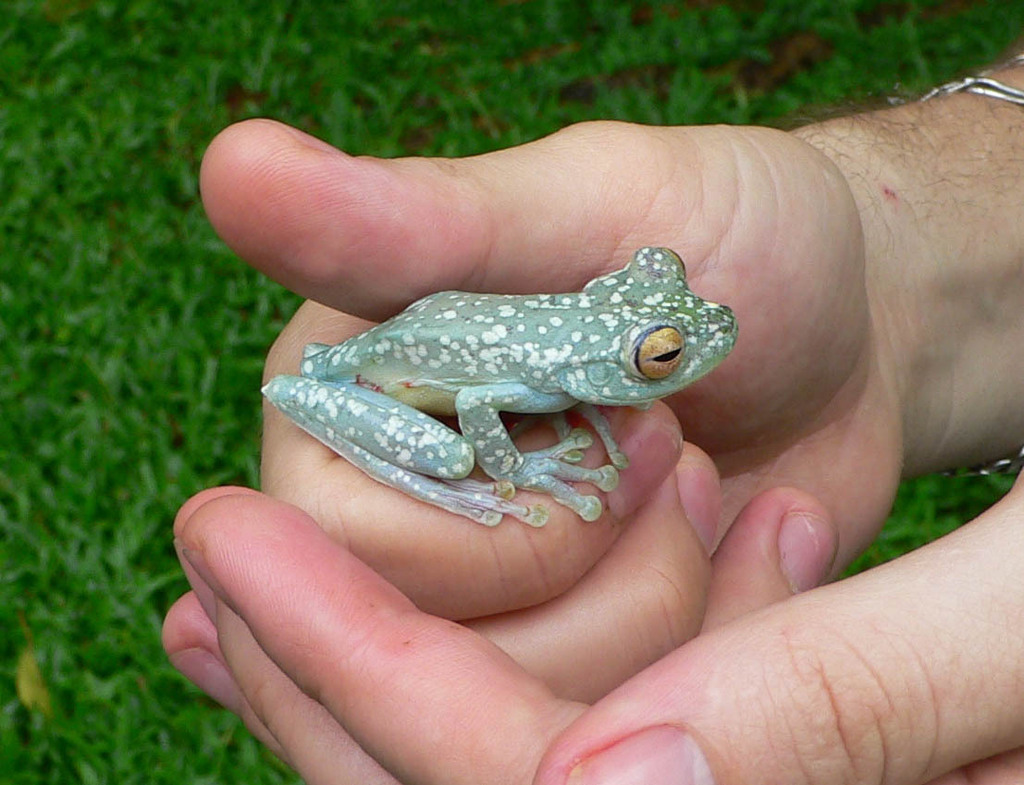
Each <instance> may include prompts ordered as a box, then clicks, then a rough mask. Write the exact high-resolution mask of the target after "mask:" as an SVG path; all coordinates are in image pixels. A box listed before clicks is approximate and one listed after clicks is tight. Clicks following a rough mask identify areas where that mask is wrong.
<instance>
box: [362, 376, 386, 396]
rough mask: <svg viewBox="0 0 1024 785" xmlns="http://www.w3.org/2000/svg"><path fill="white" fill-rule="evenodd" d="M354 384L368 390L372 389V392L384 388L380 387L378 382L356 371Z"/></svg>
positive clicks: (380, 390) (382, 390) (380, 391)
mask: <svg viewBox="0 0 1024 785" xmlns="http://www.w3.org/2000/svg"><path fill="white" fill-rule="evenodd" d="M356 384H357V385H359V386H360V387H365V388H366V389H368V390H373V391H374V392H379V393H382V392H384V388H383V387H381V386H380V385H379V384H374V383H373V382H371V381H370V380H369V379H366V378H364V377H363V376H361V375H360V374H358V373H357V374H356Z"/></svg>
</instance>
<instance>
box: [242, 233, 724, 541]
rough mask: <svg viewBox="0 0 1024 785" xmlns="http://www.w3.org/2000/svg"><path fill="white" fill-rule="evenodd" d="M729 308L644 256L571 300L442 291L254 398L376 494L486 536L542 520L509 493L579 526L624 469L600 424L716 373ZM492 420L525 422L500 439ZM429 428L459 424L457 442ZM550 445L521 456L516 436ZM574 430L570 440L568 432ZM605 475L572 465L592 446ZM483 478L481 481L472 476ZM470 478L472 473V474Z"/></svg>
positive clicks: (500, 424)
mask: <svg viewBox="0 0 1024 785" xmlns="http://www.w3.org/2000/svg"><path fill="white" fill-rule="evenodd" d="M736 336H737V323H736V319H735V316H734V314H733V312H732V310H731V309H730V308H729V307H727V306H725V305H720V304H718V303H714V302H711V301H709V300H704V299H702V298H700V297H698V296H697V295H696V294H694V293H693V292H692V291H691V290H690V288H689V286H688V284H687V275H686V267H685V265H684V263H683V261H682V259H681V258H680V256H679V255H678V254H677V253H675V252H674V251H673V250H671V249H669V248H664V247H655V246H649V247H643V248H640V249H639V250H637V251H636V252H635V253H634V254H633V256H632V258H631V260H630V261H629V263H628V264H627V265H626V266H625V267H623V268H622V269H620V270H617V271H615V272H611V273H607V274H604V275H600V276H598V277H596V278H594V279H593V280H591V281H590V282H589V283H587V284H586V285H585V286H584V287H583V289H582V290H581V291H578V292H569V293H561V294H545V293H542V294H525V295H524V294H484V293H475V292H466V291H444V292H438V293H434V294H430V295H428V296H426V297H424V298H422V299H420V300H417V301H416V302H414V303H413V304H412V305H410V306H408V307H407V308H406V309H405V310H403V311H401V312H400V313H398V314H397V315H396V316H394V317H392V318H390V319H388V320H387V321H385V322H382V323H380V324H378V325H376V326H375V327H372V328H370V329H369V330H367V331H365V332H363V333H360V334H357V335H355V336H353V337H351V338H349V339H348V340H345V341H343V342H341V343H338V344H334V345H330V344H323V343H311V344H308V345H306V347H305V348H304V350H303V352H302V358H301V360H300V366H299V375H290V374H283V375H279V376H275V377H274V378H272V379H271V380H270V381H269V382H268V383H267V384H266V385H265V386H264V387H263V389H262V392H263V395H264V396H265V397H266V398H267V399H268V400H269V401H270V402H271V403H272V404H273V405H274V406H275V407H277V408H278V409H279V410H281V411H282V412H283V413H284V414H285V415H287V416H288V418H289V419H290V420H292V421H293V422H294V423H295V424H296V425H297V426H298V427H300V428H302V429H303V430H304V431H306V432H307V433H308V434H309V435H311V436H312V437H314V438H316V439H317V440H319V441H320V442H322V443H323V444H325V445H326V446H327V447H329V448H330V449H331V450H333V451H334V452H335V453H337V454H338V455H340V456H342V457H343V458H345V459H347V460H348V461H349V462H351V463H352V464H354V465H355V466H357V467H358V468H360V469H361V470H362V471H364V472H365V473H366V474H368V475H369V476H370V477H372V478H374V479H375V480H377V481H379V482H381V483H383V484H385V485H387V486H390V487H392V488H395V489H397V490H400V491H402V492H404V493H406V494H407V495H409V496H411V497H413V498H415V499H419V500H420V501H423V502H426V503H428V504H431V505H434V506H436V507H440V508H441V509H444V510H447V511H449V512H452V513H455V514H457V515H461V516H464V517H466V518H469V519H471V520H473V521H476V522H478V523H482V524H484V525H487V526H494V525H496V524H497V523H499V522H500V521H501V520H502V519H503V517H504V516H505V515H509V516H511V517H513V518H516V519H519V520H521V521H523V522H524V523H526V524H528V525H530V526H535V527H539V526H543V525H544V524H545V523H546V522H547V520H548V519H549V516H550V511H549V510H548V507H547V505H545V504H543V503H535V504H528V505H526V504H521V503H519V500H518V499H516V498H515V494H516V491H517V490H530V491H535V492H539V493H541V494H546V495H548V496H550V497H551V498H552V499H553V500H554V501H555V502H557V503H559V504H561V505H563V506H565V507H567V508H568V509H570V510H572V511H573V512H574V513H576V514H577V515H578V516H579V517H580V518H581V519H583V520H584V521H594V520H596V519H598V518H599V517H600V516H601V515H602V514H603V512H604V505H603V504H602V502H601V500H600V499H599V498H598V497H597V496H596V495H593V494H586V493H583V492H581V491H580V490H578V489H577V488H576V487H575V485H574V484H575V483H586V484H590V485H593V486H595V487H596V488H597V489H599V490H601V491H604V492H610V491H612V490H614V488H615V487H616V485H617V484H618V481H619V472H620V471H622V470H624V469H626V468H627V467H628V466H629V459H628V457H627V456H626V455H625V454H624V453H623V452H622V451H621V450H620V449H619V447H618V444H617V442H616V441H615V438H614V436H613V434H612V432H611V427H610V425H609V422H608V419H607V417H606V416H605V412H604V410H605V409H606V407H623V406H631V407H635V408H638V409H647V408H649V407H650V406H651V405H652V404H653V403H654V402H655V401H657V400H659V399H661V398H665V397H666V396H669V395H672V394H674V393H676V392H679V391H680V390H682V389H684V388H685V387H687V386H689V385H690V384H692V383H693V382H695V381H697V380H698V379H700V378H702V377H703V376H705V375H706V374H708V373H710V372H711V371H712V370H713V369H714V368H715V367H717V366H718V365H719V364H720V363H721V362H722V361H723V360H724V359H725V357H726V356H727V355H728V354H729V352H730V351H731V350H732V348H733V346H734V344H735V341H736ZM502 413H507V415H506V416H508V415H514V416H520V417H522V419H521V420H520V421H519V422H518V423H517V424H516V425H515V426H508V425H506V423H505V421H504V420H503V419H502ZM439 418H456V419H457V422H458V430H456V429H455V428H453V427H452V426H450V425H449V424H447V423H446V422H444V421H443V420H442V419H439ZM538 419H539V420H542V421H546V422H548V423H550V424H551V425H552V426H553V428H554V430H555V433H556V437H557V442H556V443H555V444H554V445H553V446H550V447H546V448H541V449H537V450H532V451H529V452H523V451H520V450H519V449H518V448H517V446H516V444H515V441H514V438H515V437H516V436H518V433H519V432H520V431H521V430H522V426H523V424H527V425H529V424H530V423H531V421H536V420H538ZM570 419H572V420H573V421H574V427H570V424H569V423H570ZM581 422H582V423H585V424H589V425H590V427H591V428H592V429H593V432H594V434H596V436H597V437H598V438H599V439H600V440H601V442H602V444H603V446H604V449H605V452H606V453H607V456H608V461H609V463H607V464H605V465H603V466H600V467H597V468H589V467H584V466H581V465H580V462H581V461H582V460H583V458H584V455H585V452H586V450H587V449H588V448H589V447H590V446H591V445H592V444H593V443H594V435H592V434H591V431H590V430H588V429H587V428H584V427H580V424H581ZM477 466H478V467H479V468H480V469H481V470H482V472H483V474H484V475H486V476H487V477H488V478H489V479H488V480H481V479H477V478H476V477H470V474H471V473H472V472H473V471H474V469H475V468H476V467H477ZM478 474H479V473H478Z"/></svg>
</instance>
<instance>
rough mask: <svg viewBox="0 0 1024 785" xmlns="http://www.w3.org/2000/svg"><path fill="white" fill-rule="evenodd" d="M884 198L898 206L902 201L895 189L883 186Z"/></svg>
mask: <svg viewBox="0 0 1024 785" xmlns="http://www.w3.org/2000/svg"><path fill="white" fill-rule="evenodd" d="M882 196H884V197H885V200H886V201H887V202H892V203H893V204H898V203H899V201H900V195H899V194H898V193H896V191H895V189H893V188H890V187H889V186H887V185H883V186H882Z"/></svg>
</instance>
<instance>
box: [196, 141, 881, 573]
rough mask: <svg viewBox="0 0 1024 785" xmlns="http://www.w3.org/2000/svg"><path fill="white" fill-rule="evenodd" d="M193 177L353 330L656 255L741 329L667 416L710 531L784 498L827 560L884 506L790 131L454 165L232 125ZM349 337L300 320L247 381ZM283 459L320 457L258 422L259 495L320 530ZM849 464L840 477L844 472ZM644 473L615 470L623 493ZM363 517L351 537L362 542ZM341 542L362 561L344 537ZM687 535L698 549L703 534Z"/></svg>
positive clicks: (513, 155)
mask: <svg viewBox="0 0 1024 785" xmlns="http://www.w3.org/2000/svg"><path fill="white" fill-rule="evenodd" d="M202 183H203V194H204V200H205V203H206V206H207V210H208V212H209V214H210V217H211V220H212V221H213V223H214V225H215V226H216V227H217V229H218V231H219V232H220V233H221V235H222V236H223V237H224V238H225V239H226V240H227V241H228V243H229V244H231V245H232V246H233V247H234V248H235V249H236V250H237V251H238V252H239V254H240V255H242V256H243V257H244V258H246V259H247V260H249V261H250V262H252V263H253V264H255V265H256V266H257V267H259V268H260V269H263V270H264V271H265V272H267V273H268V274H269V275H271V276H272V277H275V278H277V279H278V280H280V281H282V282H283V283H285V284H286V285H288V286H290V287H292V288H294V289H295V290H297V291H299V292H300V293H304V294H306V295H308V296H311V297H315V298H317V299H319V300H320V301H322V302H326V303H327V304H328V305H330V306H332V307H334V308H337V309H340V310H342V311H345V312H351V313H359V314H361V315H364V316H377V317H379V316H382V315H387V314H390V313H393V312H394V311H395V310H396V309H397V308H398V307H400V306H401V305H404V304H407V303H408V301H410V300H411V299H414V298H415V297H417V296H420V295H422V294H424V293H426V292H428V291H435V290H439V289H444V288H464V289H471V290H473V289H477V290H486V291H526V290H531V291H537V290H542V291H560V290H570V289H574V288H578V287H579V286H580V285H581V284H582V283H584V282H585V281H587V280H589V279H590V278H592V277H593V276H594V275H596V274H598V273H600V272H604V271H607V270H609V269H612V268H614V267H616V266H619V265H620V263H621V262H623V261H624V260H625V259H626V258H627V257H628V255H629V254H630V253H631V251H632V249H633V248H634V247H636V246H638V245H642V244H647V243H651V242H657V243H659V244H665V245H669V246H671V247H674V248H676V249H677V250H679V251H680V253H681V254H682V255H683V257H684V258H685V259H686V260H687V264H688V268H689V272H690V278H691V280H692V281H693V287H694V289H695V290H696V291H697V292H698V293H700V294H702V295H704V296H707V297H710V298H712V299H716V300H718V301H721V302H726V303H728V304H729V305H730V306H732V307H733V308H734V310H736V312H737V314H738V318H739V322H740V325H741V336H742V337H741V339H740V343H739V346H738V347H737V349H736V350H735V351H734V353H733V356H732V357H730V358H729V359H728V360H727V362H726V364H724V365H723V366H722V367H721V368H720V369H718V370H717V371H716V372H715V373H714V374H712V376H711V377H709V378H708V379H707V380H705V381H704V382H702V383H700V384H698V385H696V386H694V387H692V388H690V389H689V390H687V391H685V392H684V393H682V394H680V395H678V396H675V397H674V398H672V399H670V400H669V404H670V406H671V407H672V409H673V411H674V412H675V413H676V415H677V416H678V417H679V418H680V419H681V421H682V423H683V425H684V428H685V430H686V433H687V436H688V438H690V439H691V440H693V441H694V442H696V443H698V444H700V445H701V446H703V447H704V448H706V449H708V450H709V451H710V452H711V453H712V454H713V455H714V457H715V459H716V461H717V462H718V464H719V466H720V467H721V468H722V469H723V471H724V474H725V476H726V505H725V514H723V516H722V520H731V518H732V517H733V516H734V515H735V513H736V511H737V510H738V509H739V508H740V507H742V505H743V504H745V503H746V502H747V501H748V500H749V499H750V498H751V497H752V496H753V495H754V494H755V493H756V492H757V491H758V490H761V489H763V488H766V487H770V486H772V485H775V484H792V485H798V486H800V487H803V488H805V489H807V490H808V491H810V492H812V493H814V494H815V495H817V496H818V497H819V498H821V499H823V501H825V503H826V505H827V506H828V507H829V509H830V510H831V511H832V513H833V514H834V515H835V517H836V519H837V521H838V523H839V526H840V528H841V530H842V531H843V543H842V545H841V547H842V553H841V558H840V559H839V561H840V562H843V561H845V560H846V559H847V557H849V556H850V555H851V554H852V553H855V552H856V551H857V550H859V548H860V547H861V546H862V545H863V544H864V543H865V542H866V541H868V540H869V539H870V537H871V535H872V534H873V533H874V531H875V529H876V527H877V524H878V522H879V520H880V519H881V517H882V514H883V513H884V512H885V511H886V510H887V508H888V504H889V501H890V499H891V493H892V490H893V488H894V486H895V481H896V478H897V476H898V467H899V458H900V455H899V442H900V438H901V437H900V423H899V422H898V411H897V408H898V403H899V402H898V401H897V400H896V399H895V395H894V393H893V392H892V390H891V389H888V388H887V387H886V383H885V381H884V378H883V375H882V373H881V371H880V368H881V367H884V365H885V363H886V359H887V358H885V357H883V356H879V352H881V351H882V350H883V348H884V346H885V344H884V342H879V341H876V340H873V336H872V327H871V319H870V317H869V309H868V302H867V296H866V292H865V282H864V266H863V243H862V239H861V234H860V232H861V229H860V221H859V217H858V214H857V211H856V208H855V205H854V202H853V199H852V197H851V195H850V192H849V190H848V188H847V186H846V183H845V181H844V180H843V179H842V177H841V176H840V175H839V174H838V172H837V171H836V170H835V168H834V167H833V166H832V165H831V164H830V163H829V162H828V160H827V159H826V158H824V157H823V156H821V155H820V154H819V153H817V152H816V151H815V149H814V148H812V147H810V146H809V145H806V144H804V143H802V142H800V141H798V140H796V139H794V138H793V137H792V136H791V135H788V134H783V133H780V132H774V131H769V130H766V129H756V128H755V129H751V128H744V129H725V128H715V129H706V128H696V129H694V128H667V129H666V128H642V127H637V126H627V125H622V124H586V125H582V126H576V127H573V128H570V129H567V130H565V131H563V132H561V133H559V134H556V135H554V136H552V137H549V138H548V139H545V140H541V141H540V142H537V143H534V144H530V145H525V146H523V147H519V148H515V149H512V150H507V151H502V152H499V153H494V154H490V155H486V156H479V157H476V158H470V159H462V160H450V161H435V160H422V159H420V160H418V159H402V160H397V161H379V160H373V159H354V158H350V157H347V156H344V155H343V154H341V153H339V152H337V151H335V150H333V149H331V148H329V147H327V146H326V145H323V144H322V143H319V142H316V141H315V140H311V139H310V138H309V137H306V136H304V135H302V134H299V133H298V132H296V131H293V130H291V129H286V128H283V127H282V126H279V125H276V124H270V123H266V122H257V123H244V124H242V125H240V126H236V127H234V128H232V129H229V130H228V131H226V132H225V133H224V134H223V135H222V136H221V137H219V138H218V139H217V140H215V142H214V143H213V144H212V145H211V148H210V150H209V152H208V154H207V156H206V160H205V161H204V168H203V179H202ZM360 327H361V325H359V324H358V323H353V322H352V321H351V320H348V319H347V318H346V317H341V316H335V315H333V312H331V311H329V310H327V309H324V308H320V307H318V306H307V307H305V308H303V309H302V310H301V311H300V312H299V314H298V315H297V316H296V318H295V320H293V323H292V324H291V325H290V326H289V328H288V329H287V330H286V331H285V333H284V334H283V335H282V337H281V339H280V341H279V342H278V344H277V346H276V347H275V349H274V350H273V351H272V353H271V357H270V359H269V361H268V375H269V374H271V373H275V372H280V371H282V370H292V369H294V367H295V364H296V363H297V360H298V357H299V352H300V348H301V345H302V344H303V343H305V342H306V341H308V340H322V341H328V342H332V341H337V340H340V339H342V338H344V337H346V336H347V335H348V334H350V333H351V332H354V331H355V330H357V329H360ZM879 347H882V348H879ZM303 446H305V449H306V452H307V453H309V452H310V451H312V453H313V454H314V455H316V456H318V457H319V459H320V465H321V466H322V465H323V460H322V457H323V456H324V455H325V452H324V450H323V448H321V447H320V446H319V445H315V444H313V443H312V440H309V439H307V438H305V437H298V436H297V431H296V430H295V429H294V428H292V427H291V426H290V425H283V424H282V420H281V419H280V418H278V417H275V416H270V417H269V418H268V425H267V435H266V449H265V455H266V461H267V463H266V466H265V476H264V482H265V487H266V488H267V489H268V490H269V491H270V492H271V493H272V494H274V495H277V496H279V497H281V498H286V499H288V500H290V501H293V502H295V503H297V504H299V505H300V506H303V507H304V508H306V509H312V508H313V506H314V505H315V506H316V509H315V510H313V511H314V513H315V517H317V519H318V520H321V521H322V522H323V523H324V525H326V526H328V527H329V528H332V524H333V520H336V519H337V518H338V517H339V506H338V505H337V504H335V503H334V500H333V499H330V498H329V497H328V496H326V495H325V494H323V493H321V492H320V490H316V489H322V488H323V487H324V485H325V483H323V482H322V481H321V479H322V477H321V474H318V473H316V472H309V471H304V470H303V471H296V470H294V469H292V468H290V467H295V466H297V465H299V464H302V465H303V467H304V469H308V468H310V464H309V462H308V461H306V460H296V459H297V456H298V455H299V453H297V452H296V450H301V449H303ZM646 452H648V453H650V452H653V450H650V449H648V450H646ZM865 454H871V455H872V456H873V458H872V461H871V462H870V463H868V462H865V461H862V460H861V458H862V456H863V455H865ZM862 464H863V465H862ZM282 465H283V466H285V467H289V468H282ZM823 465H824V466H828V467H831V468H833V469H834V470H833V471H826V472H822V471H821V470H820V469H821V467H822V466H823ZM854 465H856V466H858V470H857V479H856V480H854V481H851V479H850V476H849V475H850V473H849V472H847V471H844V469H845V468H846V467H849V466H854ZM663 470H664V467H663V466H658V467H650V468H647V467H645V469H644V470H643V471H633V472H629V473H627V475H629V474H631V475H632V477H627V478H625V479H626V483H627V484H626V485H625V486H624V491H628V489H629V485H628V483H630V482H635V481H636V480H637V478H639V477H641V476H645V477H651V476H654V475H655V474H660V472H662V471H663ZM353 476H355V475H354V474H353ZM282 478H286V479H282ZM311 485H315V486H316V489H313V488H311V487H310V486H311ZM314 496H315V497H317V498H315V499H314V498H313V497H314ZM371 506H372V507H373V508H374V509H376V508H378V507H379V505H371ZM412 509H415V510H417V511H419V512H422V508H421V507H420V506H416V507H414V508H412ZM406 517H407V516H406ZM378 523H379V521H375V522H374V523H373V525H372V526H368V527H366V528H367V529H369V530H371V535H370V537H371V538H372V539H374V540H376V541H378V542H379V541H380V540H381V538H382V536H384V535H382V534H381V531H380V527H379V525H378ZM347 527H348V528H347V529H346V532H345V536H346V538H348V539H349V541H350V543H351V544H352V546H353V547H354V548H355V549H356V552H357V554H359V555H365V554H363V553H362V552H361V550H360V547H361V543H362V539H363V538H361V537H360V534H359V532H357V531H354V530H353V528H352V524H347ZM410 527H411V528H415V529H419V530H422V528H423V526H421V525H420V522H419V521H417V522H415V523H411V524H410ZM591 528H592V529H598V530H599V529H600V527H591ZM702 534H703V536H704V538H705V539H706V540H707V541H709V542H710V543H713V542H714V541H716V540H717V539H718V538H719V537H720V536H721V532H715V531H711V532H702ZM410 536H412V537H413V538H415V537H416V533H415V532H413V533H411V535H410ZM584 536H585V537H588V538H590V542H591V543H592V544H590V545H588V546H586V547H588V548H589V549H590V551H591V553H596V552H600V551H602V550H603V549H604V548H605V547H607V545H608V538H607V537H598V536H595V532H594V531H591V532H588V533H587V534H586V535H584ZM384 538H385V539H387V537H386V536H384ZM548 539H549V540H550V539H553V538H551V537H548ZM542 547H543V546H542ZM559 551H560V552H561V553H562V554H563V555H564V553H565V549H564V548H562V547H559ZM367 561H369V562H370V563H374V560H373V559H372V558H367ZM592 562H593V556H592V555H591V556H590V557H588V558H584V559H581V560H580V564H581V565H582V564H587V563H592ZM374 566H377V565H376V564H375V565H374Z"/></svg>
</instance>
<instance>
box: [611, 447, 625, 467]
mask: <svg viewBox="0 0 1024 785" xmlns="http://www.w3.org/2000/svg"><path fill="white" fill-rule="evenodd" d="M608 460H609V461H611V462H612V466H614V467H615V468H616V469H628V468H629V458H628V457H627V456H626V453H624V452H621V451H619V450H612V451H611V452H609V453H608Z"/></svg>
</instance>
